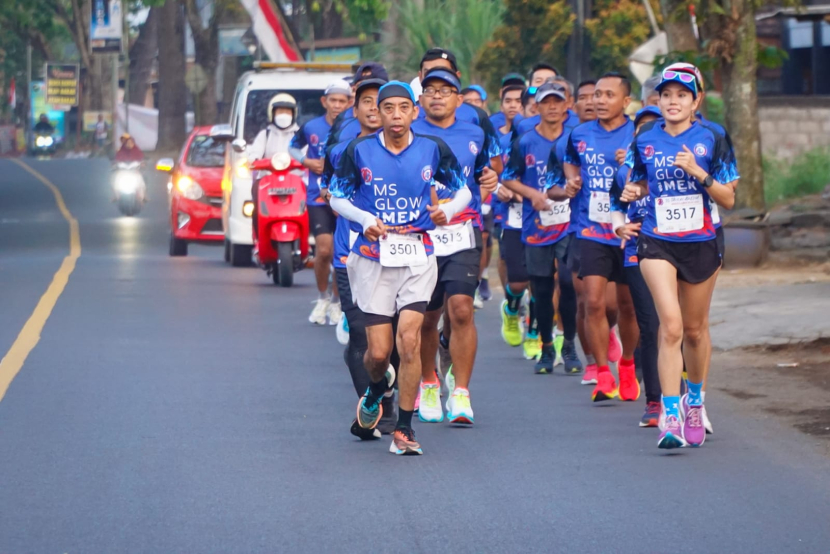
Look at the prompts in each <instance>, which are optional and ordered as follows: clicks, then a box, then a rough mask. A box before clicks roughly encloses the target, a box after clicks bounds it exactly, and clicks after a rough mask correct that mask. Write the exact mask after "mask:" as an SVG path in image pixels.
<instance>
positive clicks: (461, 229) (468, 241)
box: [429, 221, 475, 257]
mask: <svg viewBox="0 0 830 554" xmlns="http://www.w3.org/2000/svg"><path fill="white" fill-rule="evenodd" d="M473 233H474V231H473V222H472V221H466V222H464V223H457V224H455V225H442V226H440V227H438V228H437V229H435V230H434V231H429V236H430V238H431V239H432V246H433V247H434V249H435V255H436V256H439V257H444V256H449V255H451V254H455V253H456V252H461V251H462V250H469V249H470V248H472V247H473V245H474V244H475V243H474V239H473V237H474V236H475V235H474V234H473Z"/></svg>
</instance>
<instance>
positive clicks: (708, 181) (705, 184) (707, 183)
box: [701, 175, 715, 189]
mask: <svg viewBox="0 0 830 554" xmlns="http://www.w3.org/2000/svg"><path fill="white" fill-rule="evenodd" d="M714 183H715V180H714V179H712V176H711V175H707V176H706V178H705V179H704V180H703V182H702V183H701V185H703V188H706V189H708V188H709V187H711V186H712V185H713V184H714Z"/></svg>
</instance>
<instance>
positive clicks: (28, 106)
mask: <svg viewBox="0 0 830 554" xmlns="http://www.w3.org/2000/svg"><path fill="white" fill-rule="evenodd" d="M31 114H32V45H31V43H27V44H26V116H25V118H24V120H23V121H24V122H25V124H24V126H23V129H24V130H25V135H26V149H27V150H28V148H29V134H30V132H31V130H32V123H31Z"/></svg>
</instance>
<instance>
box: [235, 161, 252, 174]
mask: <svg viewBox="0 0 830 554" xmlns="http://www.w3.org/2000/svg"><path fill="white" fill-rule="evenodd" d="M236 176H237V177H238V178H240V179H250V178H251V169H250V168H249V167H248V158H239V161H237V162H236Z"/></svg>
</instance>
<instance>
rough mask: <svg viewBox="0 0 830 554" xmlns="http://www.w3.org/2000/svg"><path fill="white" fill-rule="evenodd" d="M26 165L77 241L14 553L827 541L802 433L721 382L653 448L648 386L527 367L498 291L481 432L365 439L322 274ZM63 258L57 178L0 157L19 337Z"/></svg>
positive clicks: (0, 507) (17, 495) (15, 477)
mask: <svg viewBox="0 0 830 554" xmlns="http://www.w3.org/2000/svg"><path fill="white" fill-rule="evenodd" d="M30 163H31V165H32V167H34V168H35V169H36V170H37V171H39V172H41V173H42V174H43V175H44V176H45V177H46V178H47V179H49V180H50V181H52V182H54V184H55V185H57V186H58V188H59V189H60V191H61V192H62V194H63V197H64V198H65V200H66V205H67V207H68V209H69V210H70V211H71V213H72V215H73V216H74V217H75V218H77V219H78V221H79V223H80V239H81V245H82V253H81V256H80V258H79V259H78V262H77V266H76V268H75V270H74V272H73V273H72V275H71V277H70V278H69V282H68V285H67V286H66V288H65V290H64V291H63V293H62V295H61V296H60V298H59V299H58V300H57V303H56V305H55V307H54V310H53V311H52V312H51V315H50V316H49V319H48V321H47V322H46V325H45V327H44V329H43V332H42V336H41V339H40V341H39V343H38V344H37V345H36V347H35V348H34V350H33V351H32V352H31V354H30V355H29V356H28V359H27V360H26V361H25V364H24V365H23V366H22V369H21V370H20V372H19V373H18V374H17V376H16V378H15V379H14V381H13V382H12V383H11V386H10V387H9V389H8V391H7V393H6V395H5V397H4V398H3V399H2V401H0V553H4V554H5V553H10V554H12V553H13V554H17V553H24V552H33V553H64V552H66V553H80V552H84V553H85V552H165V553H166V552H192V553H196V552H313V553H318V552H363V551H370V552H456V553H466V552H696V553H699V552H730V553H733V552H735V553H739V552H753V553H758V552H775V553H780V552H828V550H830V546H828V545H830V462H828V460H827V459H826V458H823V457H821V456H820V455H819V454H818V453H816V452H815V451H814V450H812V449H811V447H810V446H809V445H808V444H807V441H805V440H804V439H803V438H801V437H800V436H798V435H796V434H794V433H793V432H792V431H790V430H788V429H785V428H783V427H780V426H778V424H776V423H774V422H769V421H758V420H754V419H751V418H748V417H746V416H743V415H740V414H739V413H738V412H737V411H736V410H735V409H734V408H733V406H732V405H731V404H730V401H729V400H728V399H727V398H725V397H724V396H720V395H718V394H717V393H716V392H712V393H711V394H710V395H709V397H708V402H707V405H708V407H709V412H710V415H711V418H712V420H713V423H714V425H715V432H716V434H715V435H714V436H713V437H711V438H709V439H707V441H706V444H705V445H704V447H703V448H701V449H696V450H691V449H688V450H683V451H679V452H676V453H674V454H666V453H665V452H662V451H659V450H658V449H657V447H656V435H657V433H656V431H654V430H653V429H648V430H644V429H639V428H638V427H637V421H638V418H639V416H640V414H641V411H642V408H643V404H642V403H641V402H638V403H636V404H622V403H614V404H609V405H593V404H592V403H591V402H590V401H589V398H590V390H589V387H583V386H580V385H579V380H578V379H576V378H574V377H568V376H563V375H553V376H536V375H534V374H533V371H532V366H531V365H530V363H529V362H526V361H524V360H522V359H521V358H520V353H519V351H518V350H517V349H515V350H514V349H509V348H508V347H507V346H505V345H504V343H503V342H502V341H501V339H500V337H499V333H498V323H497V302H496V301H495V300H494V301H491V302H490V303H488V305H487V307H486V308H485V309H484V310H483V311H482V312H480V313H479V314H478V316H477V320H478V322H479V327H480V339H479V342H480V348H479V355H478V363H477V367H476V373H475V376H474V380H473V386H472V398H473V406H474V408H475V411H476V425H475V427H474V428H472V429H455V428H450V427H448V426H447V425H445V424H440V425H426V424H417V428H416V430H417V432H418V437H419V439H420V441H421V443H422V444H423V447H424V450H425V455H424V456H422V457H414V458H412V457H409V458H398V457H395V456H393V455H391V454H389V453H388V452H387V448H388V442H389V441H388V440H387V439H385V438H384V440H383V441H381V442H375V443H359V442H356V441H355V440H354V439H353V437H352V436H351V435H350V434H349V433H348V428H349V424H350V422H351V419H352V417H353V416H354V408H355V402H356V397H355V394H354V392H353V390H352V386H351V382H350V379H349V377H348V373H347V370H346V368H345V366H344V364H343V359H342V347H341V346H339V345H338V344H337V343H336V341H335V338H334V330H333V328H330V327H329V328H315V327H312V326H311V325H310V324H308V323H307V319H306V318H307V316H308V313H309V311H310V309H311V307H312V306H311V304H310V302H311V300H312V299H313V298H314V297H315V292H314V287H313V286H312V274H311V272H309V271H305V272H303V273H301V274H299V275H298V279H297V280H298V286H296V287H295V288H293V289H290V290H284V289H278V288H276V287H274V286H273V285H271V284H270V281H269V280H268V279H267V278H266V276H265V274H264V273H262V272H261V271H259V270H257V269H254V268H251V269H232V268H230V267H228V266H226V265H225V264H224V263H223V262H222V260H221V258H222V252H221V249H220V248H210V247H192V248H191V256H190V257H187V258H183V259H181V258H180V259H172V258H169V257H168V256H167V237H168V230H167V223H166V220H165V209H166V198H165V195H164V190H163V185H162V181H161V180H157V181H156V182H153V183H151V188H150V192H151V202H150V204H149V205H148V206H147V208H146V209H145V211H143V212H142V213H141V214H140V215H139V216H138V217H137V218H125V217H121V216H120V215H119V214H118V213H117V210H116V208H115V206H114V205H112V204H111V203H110V201H109V194H110V193H109V190H108V184H107V165H106V164H105V163H102V162H95V161H83V160H72V161H69V160H68V161H57V160H56V161H42V162H30ZM68 252H69V226H68V225H67V223H66V221H65V220H64V219H63V217H62V216H61V214H60V213H59V212H58V209H57V207H56V203H55V199H54V197H53V196H52V193H51V192H50V191H49V189H48V188H47V187H46V186H45V185H44V184H43V183H41V182H40V181H38V180H37V179H35V178H33V177H32V176H31V175H30V174H28V173H27V172H25V171H24V170H23V169H22V168H21V167H19V166H17V165H14V164H13V163H12V162H9V161H0V284H2V286H0V313H2V317H0V352H2V353H3V354H5V353H6V351H7V350H8V349H9V348H10V347H11V346H12V344H13V343H14V342H15V339H16V337H17V336H18V333H20V331H21V329H22V328H23V326H24V324H25V323H26V321H27V319H28V318H29V317H30V315H31V314H32V311H33V310H34V309H35V306H36V305H37V303H38V300H39V299H40V297H41V295H43V294H44V292H45V291H46V289H47V287H49V284H50V282H51V280H52V277H53V275H54V274H55V272H56V271H58V268H59V266H60V265H61V262H62V260H63V258H64V257H65V256H66V255H67V254H68ZM715 371H717V368H716V369H715ZM715 378H716V377H715Z"/></svg>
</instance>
